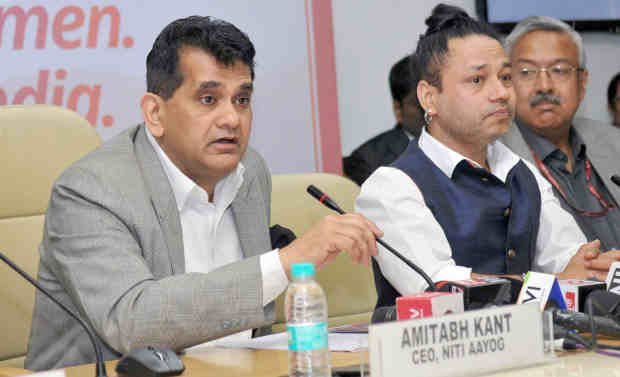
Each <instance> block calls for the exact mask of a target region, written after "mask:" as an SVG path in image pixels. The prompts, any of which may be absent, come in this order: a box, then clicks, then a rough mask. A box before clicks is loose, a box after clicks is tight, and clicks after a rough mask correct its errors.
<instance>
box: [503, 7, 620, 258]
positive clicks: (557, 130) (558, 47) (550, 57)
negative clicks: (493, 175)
mask: <svg viewBox="0 0 620 377" xmlns="http://www.w3.org/2000/svg"><path fill="white" fill-rule="evenodd" d="M506 50H507V52H508V55H509V56H510V59H511V61H512V76H513V83H514V88H515V91H516V118H515V119H516V120H515V122H516V127H511V129H510V130H509V132H508V133H507V134H506V135H504V137H503V138H502V141H503V142H504V144H506V145H507V146H509V147H510V148H511V149H512V150H513V151H514V152H516V153H517V154H519V155H521V156H522V157H524V158H525V159H526V160H529V161H530V162H532V163H533V164H535V165H536V166H537V167H538V169H539V171H540V173H541V174H542V175H543V176H544V177H545V178H547V180H548V181H549V182H550V183H551V184H552V185H553V187H554V193H555V195H556V196H557V197H558V199H559V200H560V202H561V204H562V207H563V208H564V209H565V210H567V211H568V212H570V213H571V214H572V215H573V217H574V218H575V220H576V222H577V224H578V225H579V227H580V228H581V230H582V231H583V232H584V234H585V235H586V237H587V239H588V241H593V240H597V239H598V240H600V242H601V246H600V248H601V250H602V251H607V250H612V249H620V210H619V209H618V203H619V202H620V187H618V186H617V185H616V184H614V183H613V182H612V180H611V177H612V176H613V175H615V174H620V164H619V163H618V161H619V160H618V159H619V156H620V132H618V130H615V129H613V128H612V127H609V126H608V125H607V124H603V123H601V122H597V121H593V120H590V119H583V118H575V113H576V112H577V108H578V107H579V104H580V103H581V101H582V100H583V98H584V95H585V91H586V86H587V83H588V71H587V69H586V68H585V67H586V65H585V63H586V62H585V60H586V57H585V51H584V49H583V42H582V39H581V36H580V35H579V34H578V33H577V32H576V31H575V30H573V29H572V28H571V27H570V26H568V25H567V24H566V23H564V22H562V21H559V20H556V19H554V18H551V17H538V16H535V17H528V18H526V19H524V20H523V21H521V22H520V23H518V24H517V25H516V26H515V28H514V29H513V31H512V32H511V33H510V35H508V37H507V38H506ZM612 254H615V253H612ZM612 254H609V257H611V255H612Z"/></svg>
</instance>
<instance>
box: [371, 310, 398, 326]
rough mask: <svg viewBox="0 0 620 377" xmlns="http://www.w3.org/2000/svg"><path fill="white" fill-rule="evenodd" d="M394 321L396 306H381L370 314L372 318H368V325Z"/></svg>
mask: <svg viewBox="0 0 620 377" xmlns="http://www.w3.org/2000/svg"><path fill="white" fill-rule="evenodd" d="M391 321H396V305H392V306H382V307H380V308H376V309H375V311H374V312H373V313H372V317H371V318H370V323H371V324H373V325H374V324H375V323H383V322H391Z"/></svg>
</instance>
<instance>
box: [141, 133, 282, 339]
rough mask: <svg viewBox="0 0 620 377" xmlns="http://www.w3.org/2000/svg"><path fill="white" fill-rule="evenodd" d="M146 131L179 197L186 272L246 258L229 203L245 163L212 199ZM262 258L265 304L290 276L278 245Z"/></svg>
mask: <svg viewBox="0 0 620 377" xmlns="http://www.w3.org/2000/svg"><path fill="white" fill-rule="evenodd" d="M146 134H147V137H148V139H149V141H150V143H151V145H152V146H153V148H154V149H155V151H156V152H157V156H158V158H159V160H160V162H161V164H162V166H163V167H164V171H165V172H166V176H167V177H168V181H169V182H170V186H172V191H173V193H174V197H175V199H176V203H177V208H178V210H179V217H180V219H181V229H182V232H183V248H184V249H183V252H184V255H185V272H186V273H192V272H198V273H208V272H210V271H213V270H215V269H217V268H219V267H222V266H224V265H227V264H229V263H234V262H237V261H240V260H241V259H243V251H242V250H241V244H240V243H239V237H238V234H237V226H236V224H235V221H234V218H233V214H232V210H231V207H230V205H231V203H232V202H233V200H234V199H235V196H236V195H237V192H238V191H239V188H240V187H241V184H242V183H243V172H244V170H245V168H244V166H243V164H241V163H239V165H237V168H236V169H235V170H234V171H233V172H231V173H230V174H229V175H228V176H226V177H225V178H223V179H222V180H220V181H219V182H218V183H217V184H216V185H215V190H214V195H213V196H214V200H213V202H209V194H208V193H207V192H206V191H205V190H204V189H203V188H202V187H200V186H198V185H197V184H196V183H195V182H194V181H192V180H191V179H190V178H189V177H187V176H186V175H185V174H183V172H181V170H179V168H178V167H177V166H176V165H175V164H174V163H173V162H172V161H171V160H170V159H169V158H168V156H167V155H166V153H165V152H164V151H163V149H162V148H161V147H160V146H159V144H158V143H157V141H156V140H155V138H154V137H153V135H151V133H150V132H149V131H148V128H147V133H146ZM259 259H260V268H261V272H262V283H263V306H264V305H267V304H268V303H270V302H271V301H273V300H275V298H276V297H278V295H279V294H280V293H282V292H283V291H284V289H285V288H286V286H287V285H288V278H287V277H286V273H285V272H284V269H283V268H282V264H281V263H280V256H279V254H278V249H275V250H271V251H269V252H267V253H265V254H262V255H261V256H260V258H259ZM251 336H252V330H246V331H242V332H240V333H237V334H233V335H230V336H228V337H226V338H223V339H230V338H233V337H235V338H240V339H242V338H245V339H249V338H250V337H251Z"/></svg>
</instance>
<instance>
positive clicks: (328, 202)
mask: <svg viewBox="0 0 620 377" xmlns="http://www.w3.org/2000/svg"><path fill="white" fill-rule="evenodd" d="M307 191H308V194H310V195H312V196H313V197H314V198H316V199H317V200H318V201H319V202H321V203H322V204H323V205H324V206H326V207H327V208H329V209H332V210H334V211H336V212H338V213H339V214H341V215H344V214H345V212H344V211H343V210H342V208H340V207H339V206H338V204H336V202H335V201H333V200H332V199H331V198H330V197H329V196H327V194H325V193H323V191H321V190H319V189H318V188H317V187H316V186H314V185H310V186H308V189H307ZM375 240H377V242H378V243H379V244H380V245H381V246H383V247H385V248H386V249H388V250H389V251H390V252H391V253H392V254H394V255H396V256H397V257H398V258H399V259H400V260H402V261H403V262H405V264H406V265H407V266H409V267H411V268H412V269H414V270H415V272H417V273H418V274H419V275H420V276H422V277H423V278H424V280H426V283H427V284H428V289H429V290H430V291H433V292H434V291H437V288H436V287H435V283H433V280H431V278H430V277H429V276H428V275H427V274H426V272H424V271H423V270H422V269H421V268H420V267H418V266H416V265H415V264H414V263H413V262H411V261H410V260H409V259H407V258H405V257H404V256H403V255H402V254H401V253H399V252H398V251H396V250H395V249H394V248H393V247H392V246H390V245H388V244H387V243H386V242H385V241H383V240H382V239H381V238H379V237H376V236H375Z"/></svg>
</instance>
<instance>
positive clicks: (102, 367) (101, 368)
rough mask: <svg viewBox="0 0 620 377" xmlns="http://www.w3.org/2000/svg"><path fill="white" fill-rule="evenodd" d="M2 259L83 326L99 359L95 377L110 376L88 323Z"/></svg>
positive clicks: (5, 258) (19, 269)
mask: <svg viewBox="0 0 620 377" xmlns="http://www.w3.org/2000/svg"><path fill="white" fill-rule="evenodd" d="M0 259H2V260H3V261H4V263H6V264H8V265H9V267H11V268H12V269H13V270H15V272H17V273H18V274H20V275H21V276H22V277H23V278H24V279H26V280H28V282H30V284H32V285H34V286H35V287H36V288H37V289H38V290H39V291H41V292H43V294H44V295H46V296H47V297H49V298H50V300H52V301H53V302H54V303H56V305H58V306H60V307H61V308H62V310H64V311H65V312H67V313H68V314H69V315H70V316H71V317H73V319H75V320H76V321H78V323H79V324H80V325H82V327H83V328H84V330H86V333H87V334H88V337H89V338H90V341H91V343H92V344H93V348H94V349H95V357H96V359H97V363H96V366H95V373H96V374H95V375H96V377H107V376H108V374H107V372H106V369H105V364H104V363H103V356H102V353H101V348H99V344H97V341H96V340H95V334H93V331H92V330H91V329H90V327H88V325H87V324H86V322H84V321H83V320H82V319H81V318H80V317H78V316H77V315H76V314H75V313H73V312H72V311H71V309H69V308H67V307H66V306H65V305H63V303H61V302H60V301H58V300H57V299H55V298H54V297H53V296H52V294H51V293H49V292H48V291H47V290H45V288H43V287H42V286H40V285H39V283H37V282H36V281H35V280H34V279H33V278H31V277H30V275H28V274H27V273H26V271H24V270H22V269H21V268H19V267H18V266H17V265H16V264H14V263H13V262H11V260H10V259H9V258H7V257H6V256H5V255H4V254H3V253H2V252H0Z"/></svg>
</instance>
